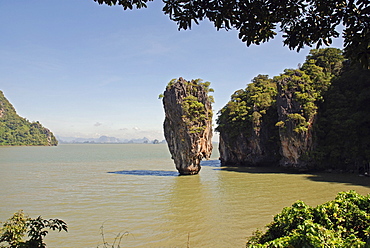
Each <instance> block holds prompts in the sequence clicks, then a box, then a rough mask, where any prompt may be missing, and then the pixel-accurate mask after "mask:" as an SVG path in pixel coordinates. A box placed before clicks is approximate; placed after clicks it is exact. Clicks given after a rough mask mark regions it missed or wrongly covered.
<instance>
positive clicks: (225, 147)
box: [217, 75, 279, 165]
mask: <svg viewBox="0 0 370 248" xmlns="http://www.w3.org/2000/svg"><path fill="white" fill-rule="evenodd" d="M276 94H277V88H276V84H275V83H274V82H273V81H272V80H271V79H269V78H268V76H267V75H259V76H257V77H255V78H254V79H253V82H252V83H251V84H249V85H248V86H247V88H246V89H245V90H238V91H236V92H235V93H234V94H233V95H232V96H231V100H230V101H229V102H228V104H227V105H226V106H225V107H224V108H222V109H221V111H220V113H219V114H220V115H219V118H218V120H217V123H218V127H217V131H218V132H219V133H220V144H219V150H220V160H221V164H222V165H259V164H269V163H274V162H276V161H277V160H278V159H279V147H278V146H277V143H278V135H279V134H278V128H277V127H275V125H274V124H275V123H276V122H277V113H276Z"/></svg>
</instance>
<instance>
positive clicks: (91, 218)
mask: <svg viewBox="0 0 370 248" xmlns="http://www.w3.org/2000/svg"><path fill="white" fill-rule="evenodd" d="M216 148H217V147H215V149H214V153H213V155H212V160H210V161H203V162H202V170H201V172H200V174H199V175H195V176H178V173H177V171H176V169H175V167H174V164H173V162H172V160H171V158H170V154H169V152H168V149H167V146H166V145H165V144H158V145H153V144H111V145H107V144H105V145H102V144H94V145H92V144H84V145H82V144H79V145H76V144H74V145H73V144H68V145H59V146H57V147H0V170H1V175H2V178H1V180H0V220H1V221H5V220H6V219H8V218H9V217H10V216H11V215H12V214H13V213H14V212H16V211H17V210H20V209H23V210H24V211H25V212H26V213H27V214H29V215H30V216H31V217H34V218H35V217H37V216H39V215H42V217H44V218H47V219H48V218H60V219H62V220H64V221H66V222H67V224H68V229H69V231H68V233H53V232H51V233H50V234H48V236H47V238H46V244H47V245H48V247H98V245H101V244H102V242H103V241H102V236H101V226H103V227H104V229H103V230H104V234H105V239H106V241H107V242H109V243H113V241H114V237H115V236H116V235H117V234H118V233H120V232H121V233H124V232H128V234H127V235H125V236H124V237H123V239H122V241H121V247H187V245H188V237H189V240H190V247H245V240H246V237H247V236H249V235H251V233H252V231H254V230H255V229H256V228H263V227H264V225H265V224H267V223H268V222H270V221H271V220H272V217H273V215H275V214H277V213H278V212H280V211H281V209H282V208H283V207H286V206H290V205H291V204H292V203H293V202H295V201H296V200H303V201H304V202H306V203H307V204H309V205H313V206H315V205H317V204H321V203H324V202H326V201H329V200H332V199H334V197H335V195H336V194H337V192H340V191H348V190H356V191H357V192H358V193H360V194H367V193H369V192H370V183H369V180H368V178H365V177H359V176H358V175H344V174H335V173H331V174H330V173H320V174H315V175H313V174H299V173H291V174H290V173H283V172H281V171H278V170H277V169H271V168H270V169H269V168H243V169H240V168H239V169H238V168H232V167H230V168H223V167H220V164H219V161H218V160H217V158H218V152H217V150H216Z"/></svg>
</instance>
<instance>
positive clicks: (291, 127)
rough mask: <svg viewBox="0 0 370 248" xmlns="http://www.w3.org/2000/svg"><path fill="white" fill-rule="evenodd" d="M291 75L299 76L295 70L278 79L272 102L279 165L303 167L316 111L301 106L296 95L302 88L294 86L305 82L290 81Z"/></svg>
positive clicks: (311, 140) (310, 146) (309, 147)
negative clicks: (278, 143) (274, 113)
mask: <svg viewBox="0 0 370 248" xmlns="http://www.w3.org/2000/svg"><path fill="white" fill-rule="evenodd" d="M293 77H295V80H300V77H301V73H300V72H299V71H295V72H294V74H293V75H290V76H289V77H282V78H281V80H279V81H278V96H277V100H276V103H277V111H278V115H279V119H278V120H279V122H278V125H279V127H280V128H279V136H280V152H281V156H282V159H281V160H280V165H281V166H283V167H293V168H298V169H307V167H308V163H307V160H305V159H304V158H305V155H307V154H308V153H309V152H310V151H312V149H313V148H314V142H313V128H312V127H313V123H314V121H315V117H316V111H314V110H313V113H311V114H308V113H306V112H307V111H308V110H306V109H304V106H303V103H302V101H299V99H297V92H299V91H301V90H302V89H301V88H302V87H298V86H299V85H301V86H302V85H304V84H305V82H304V81H301V82H293V81H294V79H293ZM313 106H314V105H313ZM306 157H307V156H306ZM302 158H303V159H302Z"/></svg>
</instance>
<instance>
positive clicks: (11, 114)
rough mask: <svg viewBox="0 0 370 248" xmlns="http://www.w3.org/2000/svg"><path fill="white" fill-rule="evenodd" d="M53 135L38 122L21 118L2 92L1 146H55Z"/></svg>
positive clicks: (0, 103)
mask: <svg viewBox="0 0 370 248" xmlns="http://www.w3.org/2000/svg"><path fill="white" fill-rule="evenodd" d="M57 144H58V141H57V140H56V138H55V137H54V135H53V133H52V132H51V131H50V130H49V129H47V128H45V127H43V126H42V125H41V124H40V123H39V122H38V121H37V122H30V121H28V120H27V119H25V118H22V117H20V116H19V115H18V114H17V113H16V111H15V109H14V107H13V106H12V104H11V103H10V102H9V101H8V100H7V99H6V98H5V96H4V94H3V92H2V91H0V146H54V145H57Z"/></svg>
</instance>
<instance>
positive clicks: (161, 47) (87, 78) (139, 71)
mask: <svg viewBox="0 0 370 248" xmlns="http://www.w3.org/2000/svg"><path fill="white" fill-rule="evenodd" d="M161 8H162V1H158V0H157V1H155V2H154V3H149V8H148V9H141V10H133V11H123V9H122V8H121V7H118V6H116V7H108V6H105V5H98V4H97V3H95V2H94V1H93V0H79V1H76V0H62V1H61V0H36V1H29V0H2V1H0V34H1V35H0V90H2V91H3V92H4V94H5V96H6V97H7V98H8V99H9V101H10V102H11V103H12V104H13V106H14V107H15V108H16V110H17V112H18V114H19V115H21V116H22V117H25V118H27V119H28V120H30V121H40V122H41V123H42V124H43V125H44V126H46V127H47V128H49V129H51V131H53V132H54V134H55V135H57V136H62V137H68V136H72V137H99V136H101V135H107V136H115V137H117V138H122V139H124V138H126V139H131V138H142V137H144V136H145V137H148V138H149V139H163V131H162V123H163V120H164V111H163V106H162V102H161V100H158V95H159V94H160V93H162V92H163V90H164V88H165V86H166V85H167V83H168V82H169V81H170V80H171V79H173V78H178V77H183V78H185V79H187V80H191V79H196V78H202V79H203V80H205V81H210V82H211V83H212V84H211V86H212V88H213V89H214V90H215V92H214V93H213V96H214V98H215V100H216V103H215V104H214V106H213V109H214V110H215V111H216V112H217V111H218V110H219V109H220V108H222V107H223V106H224V105H225V104H226V103H227V101H228V100H229V99H230V95H231V94H232V93H233V92H234V91H236V90H238V89H241V88H245V87H246V85H247V84H248V83H249V82H250V81H251V80H252V79H253V77H255V76H257V75H258V74H268V75H269V76H270V77H272V76H275V75H279V73H282V71H283V70H284V69H285V68H296V67H297V65H298V64H299V63H302V62H303V61H304V59H305V57H306V56H307V54H308V52H309V48H306V49H304V50H302V51H301V52H300V53H297V52H295V51H290V50H289V49H288V48H287V47H284V46H283V44H282V41H281V39H280V38H276V39H275V40H273V41H270V42H269V43H266V44H262V45H260V46H255V45H252V46H251V47H246V45H245V44H243V43H242V42H241V41H240V40H239V39H238V36H237V32H236V31H228V32H226V31H223V30H221V31H216V29H215V28H214V27H213V26H212V24H211V23H209V22H207V21H204V22H201V24H200V25H199V26H193V28H192V30H186V31H178V29H177V25H176V23H174V22H172V21H170V20H169V19H168V17H167V16H165V15H164V14H163V13H162V11H161ZM341 45H342V44H341V40H335V41H334V45H333V46H334V47H339V48H341Z"/></svg>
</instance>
